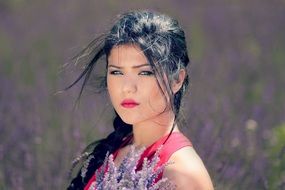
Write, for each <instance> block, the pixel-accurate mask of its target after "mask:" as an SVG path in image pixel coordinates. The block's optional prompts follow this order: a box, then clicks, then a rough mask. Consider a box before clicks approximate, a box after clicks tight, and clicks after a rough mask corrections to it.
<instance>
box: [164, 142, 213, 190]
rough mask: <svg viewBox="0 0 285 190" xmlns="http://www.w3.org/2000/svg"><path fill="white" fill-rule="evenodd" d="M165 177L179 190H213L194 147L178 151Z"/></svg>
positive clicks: (166, 170) (173, 156)
mask: <svg viewBox="0 0 285 190" xmlns="http://www.w3.org/2000/svg"><path fill="white" fill-rule="evenodd" d="M169 161H170V162H173V164H169V165H168V166H167V167H166V168H165V170H164V173H163V177H167V178H169V179H170V180H171V181H173V182H174V183H175V184H176V186H177V190H184V189H185V190H186V189H187V190H213V189H214V188H213V184H212V181H211V178H210V176H209V174H208V171H207V169H206V168H205V165H204V163H203V161H202V160H201V158H200V157H199V155H198V154H197V153H196V151H195V150H194V148H193V147H190V146H187V147H184V148H181V149H180V150H178V151H176V152H175V153H174V154H173V155H172V156H171V157H170V159H169Z"/></svg>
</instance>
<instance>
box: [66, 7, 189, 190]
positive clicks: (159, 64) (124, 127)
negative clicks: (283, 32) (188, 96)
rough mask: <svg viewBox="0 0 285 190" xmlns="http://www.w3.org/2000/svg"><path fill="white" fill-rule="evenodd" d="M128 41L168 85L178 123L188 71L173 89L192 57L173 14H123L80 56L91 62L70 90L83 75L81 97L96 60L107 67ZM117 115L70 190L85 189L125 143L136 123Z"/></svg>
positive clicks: (166, 94) (103, 83)
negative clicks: (112, 54)
mask: <svg viewBox="0 0 285 190" xmlns="http://www.w3.org/2000/svg"><path fill="white" fill-rule="evenodd" d="M124 44H134V45H137V46H139V47H140V49H141V50H142V52H143V53H144V55H145V57H146V58H147V60H148V62H149V64H150V65H151V67H152V69H153V70H154V71H155V76H156V79H157V81H160V82H158V84H159V88H160V90H161V91H162V89H166V91H165V92H164V98H165V100H167V99H168V98H167V97H169V102H168V103H170V105H171V109H172V110H173V112H174V114H175V120H174V124H173V127H174V125H175V123H176V121H177V117H178V115H179V110H180V105H181V99H182V97H183V95H184V93H185V91H186V89H187V86H188V83H189V77H188V75H187V72H186V77H185V79H184V81H183V84H182V87H181V88H180V89H179V91H178V92H176V93H175V94H173V92H172V90H171V83H172V82H173V81H174V80H177V79H178V74H179V71H180V69H185V70H186V67H187V65H188V64H189V57H188V53H187V47H186V40H185V34H184V31H183V29H182V28H181V27H180V26H179V24H178V22H177V21H176V20H175V19H173V18H171V17H169V16H166V15H163V14H160V13H157V12H153V11H147V10H143V11H131V12H127V13H125V14H122V15H120V16H119V17H118V19H117V21H116V22H115V24H114V25H113V27H112V28H111V30H110V31H109V32H108V33H106V34H104V35H102V36H100V37H98V38H96V39H95V40H93V41H92V42H91V43H90V44H89V45H88V46H87V47H86V48H85V49H84V50H83V51H82V52H81V53H80V54H79V55H78V56H77V57H76V58H77V59H80V58H82V57H84V56H85V57H88V59H87V60H88V62H87V64H86V66H85V69H84V70H83V72H82V73H81V74H80V75H79V77H78V78H77V79H76V80H75V81H74V82H73V83H72V84H71V85H70V86H68V87H67V88H66V90H67V89H69V88H71V87H72V86H74V85H75V84H76V83H78V82H79V81H80V80H82V79H83V83H82V86H81V90H80V93H79V97H78V98H80V96H81V95H82V92H83V90H84V87H85V86H86V84H87V82H88V80H89V79H90V76H91V74H92V71H93V69H94V67H95V65H96V63H98V62H99V60H100V59H102V58H103V59H104V60H105V63H106V68H107V66H108V56H109V55H110V52H111V50H112V48H113V47H116V46H118V45H124ZM165 76H166V79H165ZM101 79H102V80H101V81H100V82H99V83H98V84H100V85H99V87H100V88H102V89H106V86H107V83H106V75H105V77H103V78H101ZM115 115H116V116H115V118H114V121H113V126H114V131H113V132H112V133H111V134H110V135H108V137H107V138H104V139H101V140H99V141H96V142H95V143H92V144H93V145H94V149H93V150H92V151H91V153H89V154H88V156H87V158H86V160H88V162H87V163H88V165H87V166H85V167H82V168H81V169H80V171H79V172H78V174H77V176H76V177H75V178H74V179H73V180H72V181H71V183H70V185H69V187H68V189H69V190H71V189H83V188H84V186H85V185H86V184H87V183H88V181H89V180H90V178H91V177H92V175H93V174H94V172H95V171H96V169H98V168H99V167H100V166H101V165H102V163H103V160H104V158H105V155H106V153H107V152H109V153H113V152H114V151H116V150H117V149H118V148H119V147H120V145H121V144H122V141H123V138H124V137H126V136H128V135H130V134H131V133H132V125H130V124H127V123H125V122H124V121H123V120H122V119H121V118H120V116H119V115H118V114H117V113H116V111H115ZM173 127H172V130H173ZM172 130H171V132H172ZM171 132H170V134H171ZM170 134H169V135H170ZM83 170H84V171H83Z"/></svg>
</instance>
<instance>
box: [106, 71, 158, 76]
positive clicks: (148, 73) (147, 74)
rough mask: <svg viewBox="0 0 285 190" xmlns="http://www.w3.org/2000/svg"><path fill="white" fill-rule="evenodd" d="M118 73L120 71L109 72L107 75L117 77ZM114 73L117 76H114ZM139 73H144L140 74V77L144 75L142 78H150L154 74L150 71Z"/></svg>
mask: <svg viewBox="0 0 285 190" xmlns="http://www.w3.org/2000/svg"><path fill="white" fill-rule="evenodd" d="M118 72H120V71H117V70H115V71H110V72H109V74H111V75H118ZM116 73H117V74H116ZM140 73H145V74H142V75H144V76H152V75H154V73H153V72H152V71H142V72H140Z"/></svg>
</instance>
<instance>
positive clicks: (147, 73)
mask: <svg viewBox="0 0 285 190" xmlns="http://www.w3.org/2000/svg"><path fill="white" fill-rule="evenodd" d="M140 75H146V76H151V75H154V72H152V71H142V72H140Z"/></svg>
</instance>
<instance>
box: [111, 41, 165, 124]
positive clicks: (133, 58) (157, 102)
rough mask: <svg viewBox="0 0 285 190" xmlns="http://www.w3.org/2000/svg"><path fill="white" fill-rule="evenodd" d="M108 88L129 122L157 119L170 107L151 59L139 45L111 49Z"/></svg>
mask: <svg viewBox="0 0 285 190" xmlns="http://www.w3.org/2000/svg"><path fill="white" fill-rule="evenodd" d="M107 88H108V92H109V96H110V100H111V102H112V104H113V106H114V108H115V110H116V111H117V113H118V114H119V116H120V117H121V118H122V120H123V121H124V122H126V123H128V124H133V125H134V124H138V123H141V122H144V121H146V120H153V119H156V117H158V116H159V114H161V113H163V111H168V110H169V109H168V108H167V109H166V105H167V104H166V101H165V97H164V95H163V93H162V92H161V90H160V88H159V85H158V83H157V80H156V77H155V74H154V72H153V70H152V68H151V66H150V64H149V63H148V61H147V58H146V57H145V55H144V54H143V52H142V51H141V50H140V48H139V47H138V46H136V45H130V44H126V45H120V46H116V47H114V48H113V49H112V50H111V52H110V55H109V57H108V70H107Z"/></svg>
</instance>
